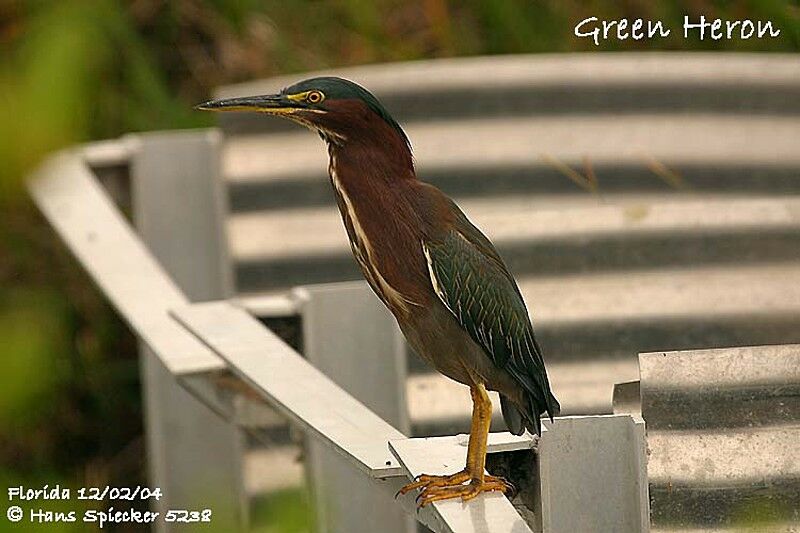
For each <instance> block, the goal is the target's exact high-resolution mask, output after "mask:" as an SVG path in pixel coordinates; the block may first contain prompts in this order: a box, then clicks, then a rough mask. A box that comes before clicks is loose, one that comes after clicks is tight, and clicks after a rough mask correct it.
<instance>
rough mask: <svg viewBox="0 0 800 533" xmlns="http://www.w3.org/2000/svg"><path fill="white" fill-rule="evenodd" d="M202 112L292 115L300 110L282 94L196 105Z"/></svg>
mask: <svg viewBox="0 0 800 533" xmlns="http://www.w3.org/2000/svg"><path fill="white" fill-rule="evenodd" d="M194 108H195V109H198V110H201V111H257V112H260V113H273V114H281V113H292V112H294V111H295V110H297V109H298V106H297V105H296V103H295V102H292V101H291V100H289V99H288V98H286V97H285V96H283V95H280V94H269V95H265V96H244V97H238V98H222V99H219V100H209V101H208V102H203V103H202V104H199V105H196V106H195V107H194Z"/></svg>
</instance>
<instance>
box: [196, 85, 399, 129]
mask: <svg viewBox="0 0 800 533" xmlns="http://www.w3.org/2000/svg"><path fill="white" fill-rule="evenodd" d="M196 109H201V110H207V111H251V112H257V113H265V114H268V115H275V116H279V117H283V118H286V119H289V120H291V121H293V122H297V123H299V124H302V125H304V126H306V127H308V128H311V129H313V130H316V131H318V132H319V133H320V135H322V136H323V138H325V139H326V140H328V141H332V142H344V141H347V140H351V139H374V138H375V137H376V136H378V137H380V135H381V133H384V134H389V135H391V134H397V135H399V136H400V138H401V139H402V140H403V141H404V142H405V143H406V144H408V137H406V134H405V133H404V132H403V129H402V128H401V127H400V125H399V124H398V123H397V121H395V120H394V119H393V118H392V116H391V115H390V114H389V112H388V111H386V108H384V107H383V106H382V105H381V103H380V102H379V101H378V99H377V98H375V96H373V95H372V93H370V92H369V91H367V90H366V89H364V88H363V87H361V86H360V85H358V84H356V83H353V82H352V81H348V80H345V79H342V78H336V77H332V76H324V77H319V78H310V79H307V80H303V81H301V82H298V83H295V84H294V85H292V86H291V87H287V88H285V89H283V90H282V91H281V92H279V93H277V94H269V95H263V96H244V97H237V98H224V99H220V100H210V101H208V102H205V103H203V104H200V105H198V106H197V107H196Z"/></svg>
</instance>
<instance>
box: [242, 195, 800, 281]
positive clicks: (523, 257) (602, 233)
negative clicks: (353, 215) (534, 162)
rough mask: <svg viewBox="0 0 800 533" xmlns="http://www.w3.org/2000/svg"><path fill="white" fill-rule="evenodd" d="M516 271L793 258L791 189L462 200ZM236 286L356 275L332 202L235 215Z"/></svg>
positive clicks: (799, 218)
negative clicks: (754, 193)
mask: <svg viewBox="0 0 800 533" xmlns="http://www.w3.org/2000/svg"><path fill="white" fill-rule="evenodd" d="M460 204H461V206H462V208H463V209H464V211H465V212H466V213H467V215H468V216H469V217H470V218H471V219H472V220H473V221H474V222H475V223H476V224H477V225H478V226H479V227H481V228H482V229H483V230H484V231H485V232H486V233H487V235H488V236H489V237H490V238H491V239H492V240H493V241H494V242H495V244H496V245H497V247H498V249H499V250H500V252H501V253H502V254H503V255H504V257H505V258H506V260H507V262H508V263H509V266H510V268H511V269H512V271H513V272H515V273H516V274H517V275H518V276H535V275H551V274H558V273H560V274H563V273H591V272H602V271H613V270H620V269H624V270H630V269H645V268H662V267H670V266H673V267H679V266H689V265H697V266H700V265H709V264H726V263H734V264H753V263H757V262H763V261H793V260H800V231H798V229H800V196H763V197H743V196H738V195H737V196H734V195H731V196H725V197H719V196H718V195H701V194H682V195H673V196H670V197H668V198H664V197H663V196H662V195H658V194H649V195H602V196H592V195H588V194H584V195H580V196H579V195H558V196H533V195H528V196H525V197H502V198H481V199H477V198H476V199H465V200H463V201H460ZM228 232H229V237H230V243H231V255H232V257H233V259H234V261H235V263H236V265H237V267H236V269H237V274H238V275H237V277H238V280H239V286H240V289H241V290H243V291H253V290H266V289H275V288H279V287H280V286H290V285H292V284H301V283H309V282H319V281H333V280H341V279H359V273H358V272H357V269H356V267H355V265H354V262H353V260H352V258H351V257H350V250H349V245H348V244H347V240H346V236H345V233H344V229H343V228H342V224H341V221H340V219H339V214H338V212H337V211H336V210H335V208H333V207H328V208H326V207H318V208H307V209H292V210H285V211H266V212H259V213H248V214H239V215H234V216H232V217H231V218H230V220H229V223H228Z"/></svg>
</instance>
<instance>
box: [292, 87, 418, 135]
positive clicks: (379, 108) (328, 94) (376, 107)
mask: <svg viewBox="0 0 800 533" xmlns="http://www.w3.org/2000/svg"><path fill="white" fill-rule="evenodd" d="M311 90H318V91H321V92H322V93H323V94H324V95H325V99H326V100H327V99H357V100H361V101H362V102H364V103H365V104H367V106H369V108H370V109H372V111H374V112H375V113H377V114H378V116H380V117H381V118H382V119H383V120H385V121H386V122H387V123H388V124H389V125H390V126H391V127H393V128H394V129H396V130H397V132H398V133H400V135H401V136H402V137H403V139H404V140H405V142H406V144H408V146H409V147H410V146H411V142H410V141H409V140H408V137H407V136H406V133H405V132H404V131H403V128H401V127H400V124H398V123H397V121H396V120H395V119H394V118H392V115H390V114H389V112H388V111H387V110H386V108H385V107H383V105H382V104H381V103H380V101H378V99H377V98H375V96H374V95H373V94H372V93H371V92H369V91H368V90H366V89H365V88H363V87H362V86H360V85H358V84H357V83H353V82H352V81H350V80H345V79H343V78H337V77H336V76H320V77H318V78H309V79H307V80H303V81H300V82H297V83H295V84H294V85H292V86H291V87H287V88H286V89H284V90H283V92H284V93H287V94H297V93H301V92H305V91H311Z"/></svg>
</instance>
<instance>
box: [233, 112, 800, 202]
mask: <svg viewBox="0 0 800 533" xmlns="http://www.w3.org/2000/svg"><path fill="white" fill-rule="evenodd" d="M260 118H261V119H262V120H265V121H266V120H267V119H264V117H260ZM276 120H277V119H276ZM406 126H407V127H406V131H407V133H408V135H409V137H410V138H411V142H412V144H413V146H414V153H415V160H416V162H417V169H418V174H419V176H420V177H421V178H422V179H426V175H427V174H428V173H431V174H438V175H441V174H442V173H443V171H444V170H449V171H450V172H454V171H458V170H459V169H476V168H477V169H486V170H487V173H485V174H481V175H475V174H474V173H469V172H468V173H466V174H465V179H467V178H470V177H472V178H474V179H476V180H478V181H481V180H486V179H490V178H491V176H492V174H491V169H494V168H501V169H502V168H517V169H519V168H526V167H536V166H542V165H543V164H545V165H550V166H552V165H553V161H560V162H562V163H565V164H572V165H576V164H580V165H583V162H584V161H585V160H586V159H587V158H588V160H589V161H591V163H592V164H594V165H621V164H627V165H638V166H647V165H651V166H652V164H653V162H654V161H656V162H658V163H661V164H663V165H667V166H672V165H704V164H709V163H714V162H716V163H724V164H725V165H726V166H727V167H739V166H759V167H762V166H763V167H771V166H774V165H783V166H786V165H791V166H793V167H798V166H800V151H798V150H797V142H796V139H797V138H798V137H799V136H800V116H792V115H788V116H779V117H776V116H763V115H752V116H751V115H714V114H700V113H696V114H673V115H658V114H635V115H623V116H620V115H616V114H600V115H577V116H557V117H542V118H537V119H535V120H532V119H530V118H529V117H522V118H476V119H470V120H460V121H447V122H429V123H418V122H413V123H409V124H407V125H406ZM327 164H328V161H327V152H326V150H325V147H324V144H323V143H322V141H320V140H319V139H318V138H317V137H316V136H315V135H310V134H309V133H308V132H307V131H303V130H302V129H301V128H300V127H299V126H297V127H296V129H295V131H293V132H291V133H280V134H268V135H247V136H236V137H232V138H229V139H228V140H227V142H226V146H225V150H224V155H223V175H224V176H226V177H227V178H228V179H229V180H230V181H231V182H233V183H237V184H238V183H247V182H259V183H264V184H267V183H275V182H278V183H281V182H284V181H285V180H308V181H310V182H313V181H315V180H317V181H318V180H323V181H324V180H326V179H327V177H326V176H327V174H326V172H327ZM564 179H565V180H567V178H566V177H565V178H564ZM654 179H656V180H657V179H658V178H657V177H654ZM724 183H725V176H724V175H721V176H720V184H724ZM721 188H724V187H721Z"/></svg>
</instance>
